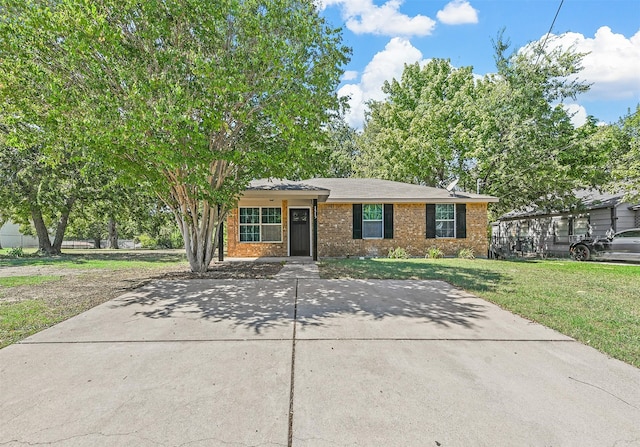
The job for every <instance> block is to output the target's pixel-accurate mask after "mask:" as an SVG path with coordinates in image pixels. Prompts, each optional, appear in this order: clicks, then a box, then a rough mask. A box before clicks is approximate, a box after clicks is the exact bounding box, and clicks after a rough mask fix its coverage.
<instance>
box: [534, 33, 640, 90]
mask: <svg viewBox="0 0 640 447" xmlns="http://www.w3.org/2000/svg"><path fill="white" fill-rule="evenodd" d="M552 37H553V38H550V39H549V40H548V41H547V47H548V48H556V47H560V46H562V47H563V48H569V47H570V46H572V45H574V46H575V49H576V51H578V52H580V53H589V54H587V55H586V56H585V57H584V59H583V61H582V66H583V67H584V69H583V70H582V71H581V72H580V73H579V74H578V78H579V79H582V80H585V81H587V82H588V83H593V85H592V86H591V90H590V91H589V92H588V93H586V94H585V95H583V97H584V98H585V99H629V98H638V100H640V30H639V31H638V32H637V33H636V34H635V35H634V36H631V37H629V38H627V37H625V36H624V35H622V34H616V33H614V32H612V31H611V28H609V27H608V26H603V27H601V28H600V29H598V31H596V33H595V35H594V37H593V38H590V37H585V36H583V35H582V34H579V33H565V34H561V35H559V36H552ZM543 39H544V37H543V38H541V39H540V40H543Z"/></svg>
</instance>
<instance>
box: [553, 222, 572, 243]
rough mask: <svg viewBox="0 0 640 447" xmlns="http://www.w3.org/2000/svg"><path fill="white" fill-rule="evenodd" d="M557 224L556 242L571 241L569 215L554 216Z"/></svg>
mask: <svg viewBox="0 0 640 447" xmlns="http://www.w3.org/2000/svg"><path fill="white" fill-rule="evenodd" d="M554 221H555V226H556V234H555V243H556V244H568V243H569V219H568V218H567V217H559V218H554Z"/></svg>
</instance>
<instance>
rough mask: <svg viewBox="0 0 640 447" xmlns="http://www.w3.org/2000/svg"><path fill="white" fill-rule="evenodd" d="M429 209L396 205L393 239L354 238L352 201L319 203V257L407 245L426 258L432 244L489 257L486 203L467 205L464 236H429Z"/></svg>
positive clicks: (385, 251) (381, 251) (385, 250)
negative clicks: (427, 213)
mask: <svg viewBox="0 0 640 447" xmlns="http://www.w3.org/2000/svg"><path fill="white" fill-rule="evenodd" d="M425 213H426V210H425V204H423V203H411V204H394V207H393V221H394V222H393V223H394V225H393V226H394V231H393V233H394V234H393V239H353V234H352V222H353V220H352V219H353V211H352V205H351V204H327V203H320V204H318V256H319V257H321V258H322V257H344V256H387V254H388V253H389V249H394V248H398V247H400V248H404V249H405V250H406V251H407V253H408V254H409V255H410V256H415V257H423V256H424V255H425V254H426V252H427V250H428V249H429V248H431V247H438V248H440V249H441V250H442V251H443V252H444V253H445V255H447V256H454V255H456V254H457V253H458V251H459V250H461V249H463V248H471V249H473V251H474V253H475V254H476V256H486V254H487V249H488V240H487V226H488V220H487V204H486V203H468V204H467V237H466V238H465V239H426V225H427V224H426V214H425Z"/></svg>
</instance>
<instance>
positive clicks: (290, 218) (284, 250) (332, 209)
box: [227, 178, 498, 259]
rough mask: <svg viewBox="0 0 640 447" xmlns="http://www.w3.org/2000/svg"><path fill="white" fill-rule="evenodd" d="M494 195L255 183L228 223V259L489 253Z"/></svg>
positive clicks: (335, 183) (382, 183)
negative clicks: (490, 209)
mask: <svg viewBox="0 0 640 447" xmlns="http://www.w3.org/2000/svg"><path fill="white" fill-rule="evenodd" d="M497 201H498V199H497V198H496V197H492V196H485V195H479V194H470V193H466V192H460V191H456V192H449V191H447V190H445V189H440V188H431V187H427V186H419V185H411V184H407V183H399V182H392V181H388V180H378V179H357V178H316V179H309V180H303V181H287V180H282V181H280V180H256V181H253V182H251V184H250V185H249V187H248V188H247V189H246V191H245V192H244V194H243V195H242V196H241V198H240V200H239V202H238V206H237V208H235V209H234V210H233V211H232V212H231V213H230V214H229V217H228V219H227V231H228V235H227V254H228V256H231V257H261V256H278V257H281V256H282V257H284V256H311V257H313V258H314V259H318V258H324V257H348V256H387V254H388V252H389V249H395V248H398V247H401V248H404V249H405V250H406V251H407V253H408V254H409V255H410V256H420V257H422V256H424V255H425V254H426V252H427V250H428V249H429V248H431V247H438V248H440V249H441V250H442V251H443V252H444V253H445V255H455V254H457V252H458V251H459V250H461V249H463V248H470V249H473V251H474V253H475V254H476V255H479V256H484V255H485V254H486V253H487V250H488V238H487V228H488V218H487V205H488V203H490V202H497Z"/></svg>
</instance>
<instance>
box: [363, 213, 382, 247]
mask: <svg viewBox="0 0 640 447" xmlns="http://www.w3.org/2000/svg"><path fill="white" fill-rule="evenodd" d="M382 221H383V219H382V205H381V204H375V205H371V204H366V205H362V237H363V238H364V239H382V237H383V230H384V226H383V224H382Z"/></svg>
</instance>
